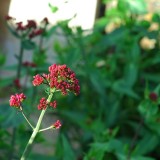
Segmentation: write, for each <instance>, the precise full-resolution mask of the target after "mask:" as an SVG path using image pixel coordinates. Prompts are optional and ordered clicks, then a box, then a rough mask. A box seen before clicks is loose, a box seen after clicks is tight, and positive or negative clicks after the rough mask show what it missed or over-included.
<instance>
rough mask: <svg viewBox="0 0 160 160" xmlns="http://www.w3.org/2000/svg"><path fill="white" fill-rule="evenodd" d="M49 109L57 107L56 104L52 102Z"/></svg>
mask: <svg viewBox="0 0 160 160" xmlns="http://www.w3.org/2000/svg"><path fill="white" fill-rule="evenodd" d="M49 105H50V106H51V107H53V108H56V107H57V102H56V101H53V102H51V103H50V104H49Z"/></svg>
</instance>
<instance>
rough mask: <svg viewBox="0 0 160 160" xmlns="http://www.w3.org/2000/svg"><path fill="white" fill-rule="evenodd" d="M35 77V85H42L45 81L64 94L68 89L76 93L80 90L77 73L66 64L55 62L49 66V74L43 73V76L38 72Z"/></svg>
mask: <svg viewBox="0 0 160 160" xmlns="http://www.w3.org/2000/svg"><path fill="white" fill-rule="evenodd" d="M33 78H34V80H33V85H34V86H37V85H40V84H42V83H43V82H44V81H45V82H47V83H48V85H49V86H50V88H55V89H56V90H57V91H61V92H62V94H63V95H66V94H67V93H68V91H71V92H74V93H75V94H76V95H78V94H79V92H80V86H79V81H78V79H77V78H76V76H75V73H74V72H73V71H71V69H70V68H68V67H67V66H66V65H56V64H53V65H51V66H50V67H49V74H43V76H41V75H39V74H37V75H36V76H34V77H33Z"/></svg>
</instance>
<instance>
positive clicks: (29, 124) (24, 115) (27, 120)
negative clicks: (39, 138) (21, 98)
mask: <svg viewBox="0 0 160 160" xmlns="http://www.w3.org/2000/svg"><path fill="white" fill-rule="evenodd" d="M21 112H22V115H23V117H24V118H25V120H26V121H27V123H28V124H29V125H30V127H31V128H32V129H33V130H34V127H33V125H32V124H31V123H30V122H29V120H28V118H27V117H26V115H25V114H24V112H23V111H21Z"/></svg>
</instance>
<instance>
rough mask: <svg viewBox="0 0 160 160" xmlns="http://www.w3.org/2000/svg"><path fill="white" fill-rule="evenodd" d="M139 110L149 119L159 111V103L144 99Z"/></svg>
mask: <svg viewBox="0 0 160 160" xmlns="http://www.w3.org/2000/svg"><path fill="white" fill-rule="evenodd" d="M138 110H139V112H140V113H141V114H142V115H144V116H145V117H146V118H147V119H148V118H150V117H152V116H154V115H155V114H156V113H157V112H158V106H157V104H155V103H153V102H151V101H150V100H149V99H146V100H144V101H142V102H141V104H140V105H139V106H138Z"/></svg>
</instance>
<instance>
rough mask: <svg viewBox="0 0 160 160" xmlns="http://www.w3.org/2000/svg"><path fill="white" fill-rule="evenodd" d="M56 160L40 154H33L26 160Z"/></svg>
mask: <svg viewBox="0 0 160 160" xmlns="http://www.w3.org/2000/svg"><path fill="white" fill-rule="evenodd" d="M35 159H38V160H58V159H57V158H54V157H53V156H49V155H48V156H47V155H42V154H33V155H32V156H30V157H29V158H28V160H35Z"/></svg>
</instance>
